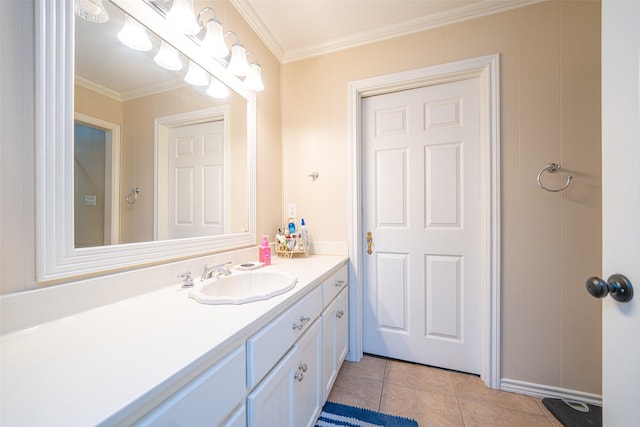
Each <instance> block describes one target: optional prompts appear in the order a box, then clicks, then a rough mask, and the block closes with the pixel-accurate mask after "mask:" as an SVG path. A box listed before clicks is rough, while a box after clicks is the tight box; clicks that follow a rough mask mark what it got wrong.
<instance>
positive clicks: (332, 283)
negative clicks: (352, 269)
mask: <svg viewBox="0 0 640 427" xmlns="http://www.w3.org/2000/svg"><path fill="white" fill-rule="evenodd" d="M347 280H348V270H347V266H346V265H345V266H343V267H341V268H340V270H338V271H336V272H335V273H333V274H332V275H331V277H329V278H328V279H327V280H325V281H324V283H323V284H322V294H323V296H322V298H323V300H322V301H323V304H324V306H325V307H326V306H328V305H329V303H330V302H331V301H332V300H333V299H334V298H335V297H336V295H338V293H340V291H341V290H342V289H344V288H345V287H346V286H347Z"/></svg>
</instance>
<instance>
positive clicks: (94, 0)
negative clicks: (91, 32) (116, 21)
mask: <svg viewBox="0 0 640 427" xmlns="http://www.w3.org/2000/svg"><path fill="white" fill-rule="evenodd" d="M75 3H76V13H77V14H78V16H79V17H80V18H82V19H84V20H85V21H89V22H94V23H96V24H103V23H105V22H107V21H108V20H109V14H108V13H107V10H106V9H105V8H104V5H103V4H102V0H76V2H75Z"/></svg>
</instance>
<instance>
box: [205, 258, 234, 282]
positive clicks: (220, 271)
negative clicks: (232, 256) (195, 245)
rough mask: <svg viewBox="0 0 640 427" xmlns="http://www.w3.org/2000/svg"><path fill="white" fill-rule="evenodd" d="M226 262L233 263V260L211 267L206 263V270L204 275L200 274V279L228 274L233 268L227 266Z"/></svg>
mask: <svg viewBox="0 0 640 427" xmlns="http://www.w3.org/2000/svg"><path fill="white" fill-rule="evenodd" d="M226 264H231V261H229V262H225V263H224V264H218V265H212V266H211V267H209V266H207V264H205V265H204V270H203V271H202V276H200V280H201V281H202V280H206V279H208V278H210V277H219V276H228V275H230V274H231V270H229V268H228V267H227V266H226Z"/></svg>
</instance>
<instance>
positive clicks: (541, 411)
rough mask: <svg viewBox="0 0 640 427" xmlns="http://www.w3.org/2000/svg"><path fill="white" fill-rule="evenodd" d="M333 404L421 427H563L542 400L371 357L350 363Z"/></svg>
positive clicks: (464, 377)
mask: <svg viewBox="0 0 640 427" xmlns="http://www.w3.org/2000/svg"><path fill="white" fill-rule="evenodd" d="M329 400H330V401H332V402H337V403H343V404H345V405H352V406H359V407H361V408H367V409H371V410H374V411H380V412H384V413H387V414H393V415H400V416H403V417H408V418H413V419H414V420H416V421H417V422H418V425H419V426H420V427H427V426H429V427H430V426H465V427H469V426H474V427H476V426H477V427H487V426H491V427H493V426H509V427H518V426H521V427H529V426H547V427H549V426H552V427H562V424H561V423H560V422H559V421H557V420H556V419H555V418H554V417H553V415H551V414H550V413H549V412H548V411H547V409H546V408H545V407H544V405H543V404H542V399H539V398H535V397H530V396H525V395H521V394H516V393H507V392H503V391H498V390H492V389H489V388H487V387H486V386H485V385H484V383H483V382H482V381H481V380H480V378H479V377H477V376H475V375H469V374H462V373H459V372H452V371H447V370H443V369H437V368H432V367H429V366H424V365H417V364H413V363H406V362H401V361H397V360H393V359H386V358H382V357H377V356H370V355H365V356H364V358H363V359H362V360H361V361H360V362H358V363H353V362H347V361H345V362H344V364H343V365H342V369H341V370H340V373H339V374H338V378H337V379H336V382H335V385H334V386H333V389H332V391H331V394H330V395H329Z"/></svg>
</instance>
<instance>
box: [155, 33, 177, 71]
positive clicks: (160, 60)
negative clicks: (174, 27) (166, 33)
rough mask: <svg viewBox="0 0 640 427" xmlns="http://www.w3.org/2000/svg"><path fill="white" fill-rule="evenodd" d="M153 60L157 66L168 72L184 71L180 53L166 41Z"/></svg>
mask: <svg viewBox="0 0 640 427" xmlns="http://www.w3.org/2000/svg"><path fill="white" fill-rule="evenodd" d="M153 60H154V61H155V62H156V64H158V65H159V66H161V67H162V68H166V69H167V70H172V71H178V70H181V69H182V61H180V55H178V51H177V50H175V49H174V47H173V46H171V45H170V44H169V43H167V42H165V41H164V40H163V41H162V44H161V45H160V50H159V51H158V53H157V54H156V56H154V57H153Z"/></svg>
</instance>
